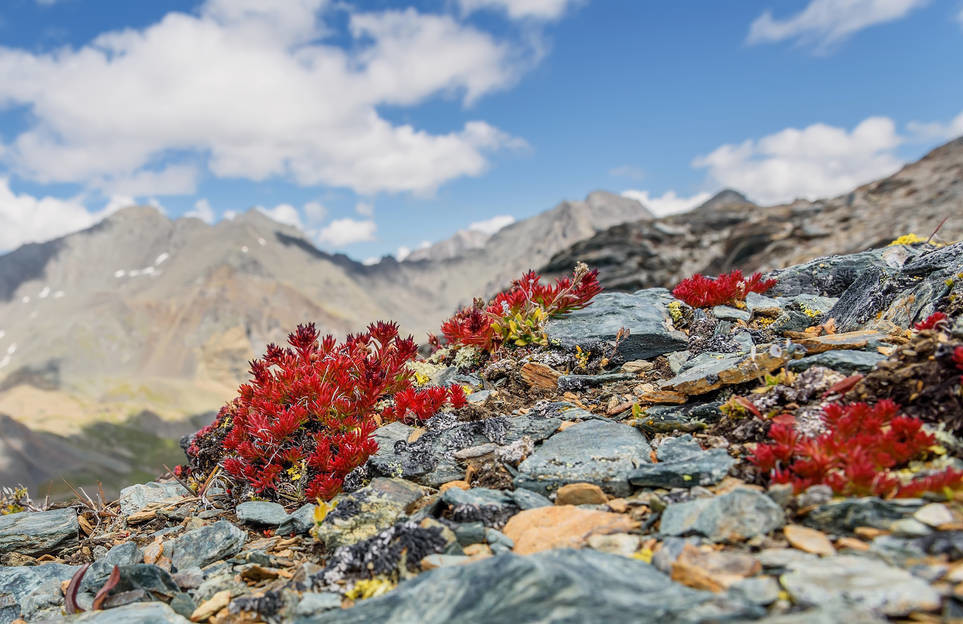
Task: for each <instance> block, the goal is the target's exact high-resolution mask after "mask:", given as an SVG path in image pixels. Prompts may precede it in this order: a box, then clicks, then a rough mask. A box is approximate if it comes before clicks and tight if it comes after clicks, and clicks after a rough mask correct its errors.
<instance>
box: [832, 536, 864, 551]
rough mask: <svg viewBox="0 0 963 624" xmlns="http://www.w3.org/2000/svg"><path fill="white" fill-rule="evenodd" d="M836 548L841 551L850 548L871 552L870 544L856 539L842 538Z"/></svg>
mask: <svg viewBox="0 0 963 624" xmlns="http://www.w3.org/2000/svg"><path fill="white" fill-rule="evenodd" d="M836 548H839V549H840V550H842V549H844V548H848V549H850V550H869V544H867V543H866V542H864V541H862V540H858V539H856V538H855V537H841V538H839V539H838V540H836Z"/></svg>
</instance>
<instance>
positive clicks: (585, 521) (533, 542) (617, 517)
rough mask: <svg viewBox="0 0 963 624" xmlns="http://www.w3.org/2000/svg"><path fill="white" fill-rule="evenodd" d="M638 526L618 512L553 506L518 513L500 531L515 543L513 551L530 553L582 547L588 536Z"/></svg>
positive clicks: (624, 530) (570, 506)
mask: <svg viewBox="0 0 963 624" xmlns="http://www.w3.org/2000/svg"><path fill="white" fill-rule="evenodd" d="M638 526H639V523H638V522H635V521H633V520H632V519H631V518H628V517H626V516H624V515H621V514H614V513H610V512H607V511H595V510H591V509H581V508H579V507H575V506H572V505H556V506H554V507H538V508H535V509H526V510H525V511H522V512H520V513H517V514H515V515H514V516H512V518H511V519H510V520H509V521H508V524H506V525H505V528H504V529H502V532H503V533H504V534H505V535H507V536H508V537H509V538H510V539H511V540H512V541H514V542H515V549H514V550H515V552H516V553H518V554H520V555H530V554H532V553H536V552H541V551H543V550H551V549H553V548H581V547H582V546H583V545H584V543H585V540H587V539H588V537H589V536H590V535H593V534H608V533H626V532H629V531H632V530H633V529H634V528H636V527H638Z"/></svg>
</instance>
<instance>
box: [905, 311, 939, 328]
mask: <svg viewBox="0 0 963 624" xmlns="http://www.w3.org/2000/svg"><path fill="white" fill-rule="evenodd" d="M945 323H946V315H945V314H943V313H942V312H934V313H933V314H930V315H929V316H927V317H926V319H925V320H922V321H920V322H919V323H917V324H915V325H913V328H914V329H916V330H918V331H920V330H924V329H936V327H937V326H938V325H944V324H945Z"/></svg>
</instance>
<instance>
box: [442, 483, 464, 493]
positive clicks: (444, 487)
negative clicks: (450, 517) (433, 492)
mask: <svg viewBox="0 0 963 624" xmlns="http://www.w3.org/2000/svg"><path fill="white" fill-rule="evenodd" d="M470 487H471V486H470V485H468V482H467V481H449V482H448V483H445V484H444V485H442V486H441V487H440V488H438V490H439V491H441V492H445V491H447V490H450V489H451V488H458V489H459V490H467V489H468V488H470Z"/></svg>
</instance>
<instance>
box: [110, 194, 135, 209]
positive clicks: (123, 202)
mask: <svg viewBox="0 0 963 624" xmlns="http://www.w3.org/2000/svg"><path fill="white" fill-rule="evenodd" d="M136 205H137V200H136V199H134V198H133V197H131V196H130V195H112V196H111V197H110V199H109V200H107V206H106V207H105V208H104V212H105V213H107V214H110V213H112V212H117V211H118V210H120V209H121V208H127V207H129V206H136Z"/></svg>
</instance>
